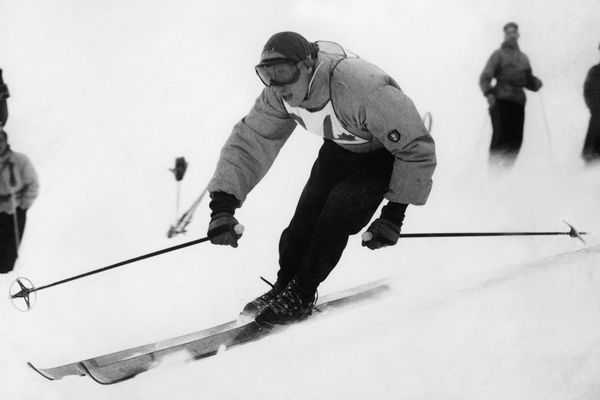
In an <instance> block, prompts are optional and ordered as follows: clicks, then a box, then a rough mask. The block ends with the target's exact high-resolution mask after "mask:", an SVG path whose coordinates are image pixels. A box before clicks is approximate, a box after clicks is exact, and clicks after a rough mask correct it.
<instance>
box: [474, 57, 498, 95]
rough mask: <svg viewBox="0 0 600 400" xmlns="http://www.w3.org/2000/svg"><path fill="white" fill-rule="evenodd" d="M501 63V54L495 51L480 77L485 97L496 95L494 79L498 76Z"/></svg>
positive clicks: (480, 84) (480, 85)
mask: <svg viewBox="0 0 600 400" xmlns="http://www.w3.org/2000/svg"><path fill="white" fill-rule="evenodd" d="M499 63H500V54H499V53H498V51H495V52H493V53H492V55H491V56H490V58H489V59H488V61H487V63H486V64H485V67H484V68H483V71H482V72H481V75H480V76H479V87H480V88H481V91H482V92H483V95H484V96H487V95H488V94H493V93H494V88H493V86H492V79H494V78H495V76H496V69H497V68H498V64H499Z"/></svg>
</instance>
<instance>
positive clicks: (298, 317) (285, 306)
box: [254, 279, 316, 329]
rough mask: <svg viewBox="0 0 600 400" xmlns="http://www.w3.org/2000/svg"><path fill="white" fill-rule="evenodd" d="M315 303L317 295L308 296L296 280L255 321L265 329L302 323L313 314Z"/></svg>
mask: <svg viewBox="0 0 600 400" xmlns="http://www.w3.org/2000/svg"><path fill="white" fill-rule="evenodd" d="M315 301H316V298H315V293H314V292H313V294H312V295H308V296H307V295H306V294H304V293H302V292H301V291H300V289H299V287H298V284H297V283H296V280H295V279H294V280H292V281H291V282H290V283H289V284H288V285H287V287H286V288H285V289H284V290H283V291H282V292H281V293H279V294H278V295H277V296H276V297H275V298H274V299H273V300H271V302H269V304H267V306H266V307H264V308H263V310H262V311H261V312H260V313H259V314H258V315H257V316H256V318H255V319H254V321H255V322H256V323H257V324H258V325H259V326H260V327H262V328H265V329H271V328H272V327H273V326H275V325H285V324H290V323H292V322H297V321H302V320H304V319H306V318H308V317H309V316H310V315H311V314H312V311H313V308H314V306H315Z"/></svg>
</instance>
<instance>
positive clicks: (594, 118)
mask: <svg viewBox="0 0 600 400" xmlns="http://www.w3.org/2000/svg"><path fill="white" fill-rule="evenodd" d="M598 48H599V49H600V47H598ZM583 97H584V99H585V104H586V105H587V106H588V108H589V109H590V114H591V115H590V123H589V125H588V130H587V135H586V137H585V142H584V144H583V152H582V156H583V159H584V160H585V161H586V162H588V163H590V162H594V161H598V160H600V64H596V65H594V66H593V67H592V68H590V70H589V72H588V74H587V77H586V79H585V83H584V85H583Z"/></svg>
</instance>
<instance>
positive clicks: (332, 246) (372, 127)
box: [208, 32, 436, 327]
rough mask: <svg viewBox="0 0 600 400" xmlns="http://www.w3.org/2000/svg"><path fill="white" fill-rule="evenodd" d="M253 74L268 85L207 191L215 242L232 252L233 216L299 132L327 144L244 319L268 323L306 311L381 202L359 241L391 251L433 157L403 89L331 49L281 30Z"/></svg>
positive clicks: (420, 200) (420, 195) (422, 197)
mask: <svg viewBox="0 0 600 400" xmlns="http://www.w3.org/2000/svg"><path fill="white" fill-rule="evenodd" d="M255 70H256V73H257V75H258V77H259V78H260V79H261V80H262V82H263V83H264V85H265V88H264V89H263V91H262V93H261V94H260V96H259V97H258V99H257V100H256V103H255V104H254V106H253V107H252V109H251V110H250V112H249V113H248V115H246V116H245V117H244V118H242V119H241V121H239V122H238V123H237V124H236V125H235V126H234V128H233V131H232V133H231V135H230V136H229V139H228V140H227V142H226V143H225V145H224V147H223V149H222V151H221V156H220V159H219V161H218V163H217V167H216V171H215V173H214V176H213V178H212V180H211V181H210V183H209V187H208V189H209V192H210V195H211V198H212V200H211V202H210V208H211V211H212V212H211V222H210V225H209V229H208V236H209V238H210V239H211V241H212V242H213V243H215V244H220V245H230V246H233V247H237V245H238V240H239V238H240V237H241V230H240V229H239V228H240V225H239V224H238V221H237V220H236V218H235V217H234V213H235V209H236V208H238V207H240V206H241V205H242V204H243V202H244V200H245V199H246V196H247V195H248V193H249V192H250V191H251V190H252V189H253V188H254V187H255V186H256V185H257V184H258V182H259V181H260V180H261V179H262V178H263V177H264V176H265V174H266V173H267V171H268V170H269V168H270V167H271V165H272V164H273V161H274V160H275V158H276V157H277V155H278V153H279V150H280V149H281V148H282V146H283V145H284V143H285V142H286V140H287V139H288V138H289V137H290V135H291V134H292V132H293V131H294V130H295V129H296V127H297V126H298V125H300V126H301V127H303V128H304V129H305V130H307V131H309V132H311V133H314V134H317V135H319V136H321V137H322V140H323V145H322V147H321V149H320V151H319V154H318V156H317V159H316V161H315V163H314V165H313V168H312V171H311V174H310V177H309V179H308V182H307V183H306V186H305V187H304V190H303V192H302V194H301V195H300V199H299V200H298V205H297V207H296V211H295V213H294V216H293V217H292V219H291V222H290V224H289V226H288V227H287V228H286V229H285V230H284V231H283V233H282V235H281V239H280V242H279V271H278V274H277V280H276V282H275V284H274V286H273V287H272V289H271V290H269V291H268V292H267V293H265V294H264V295H262V296H259V297H258V298H256V299H255V300H253V301H251V302H250V303H248V304H247V305H246V307H245V308H244V311H243V314H250V315H253V316H256V319H255V321H256V322H257V323H258V324H260V325H261V326H265V327H271V326H273V325H275V324H285V323H289V322H293V321H297V320H301V319H303V318H306V317H307V316H309V315H310V313H311V312H312V308H313V304H314V301H315V293H316V290H317V287H318V286H319V284H320V283H321V282H322V281H323V280H325V279H326V278H327V276H328V275H329V273H330V272H331V271H332V270H333V268H334V267H335V266H336V265H337V263H338V261H339V260H340V257H341V255H342V253H343V251H344V249H345V247H346V245H347V243H348V239H349V237H350V236H351V235H354V234H357V233H358V232H359V231H360V230H361V229H362V228H363V227H364V226H366V225H367V224H368V223H369V221H370V220H371V218H372V216H373V215H374V213H375V212H376V211H377V209H378V207H379V205H380V204H381V202H382V201H383V200H384V199H387V204H386V205H385V206H384V207H383V209H382V210H381V215H380V216H379V218H376V219H375V220H374V221H373V222H372V223H371V224H370V226H369V228H368V229H367V232H366V233H365V234H364V235H363V240H362V245H363V246H365V247H367V248H369V249H378V248H381V247H386V246H392V245H394V244H396V242H397V241H398V238H399V235H400V229H401V226H402V222H403V219H404V214H405V211H406V209H407V207H408V206H409V205H410V204H413V205H423V204H425V202H426V201H427V198H428V196H429V192H430V190H431V186H432V175H433V172H434V169H435V166H436V155H435V145H434V141H433V138H432V137H431V135H430V134H429V133H428V131H427V130H426V128H425V127H424V125H423V121H422V120H421V117H420V116H419V113H418V112H417V109H416V107H415V105H414V104H413V102H412V101H411V100H410V98H409V97H408V96H407V95H406V94H405V93H404V92H403V91H402V89H400V86H399V85H398V84H397V83H396V82H395V81H394V80H393V79H392V78H391V77H390V76H389V75H388V74H387V73H385V72H384V71H382V70H381V69H379V68H378V67H376V66H375V65H373V64H371V63H369V62H367V61H365V60H363V59H360V58H358V57H356V56H353V55H352V54H350V53H348V52H346V51H345V50H344V49H343V48H342V47H341V46H340V45H338V44H335V43H332V42H316V43H312V42H309V41H308V40H306V39H305V38H304V37H303V36H301V35H300V34H298V33H295V32H280V33H278V34H275V35H273V36H272V37H271V38H270V39H269V40H268V41H267V43H266V45H265V46H264V48H263V51H262V54H261V57H260V63H259V64H258V65H257V66H256V67H255ZM290 179H295V177H294V176H290Z"/></svg>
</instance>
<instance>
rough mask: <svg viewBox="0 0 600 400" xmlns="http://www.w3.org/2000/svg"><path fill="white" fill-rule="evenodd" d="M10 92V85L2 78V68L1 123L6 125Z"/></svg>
mask: <svg viewBox="0 0 600 400" xmlns="http://www.w3.org/2000/svg"><path fill="white" fill-rule="evenodd" d="M9 96H10V94H9V93H8V86H6V84H5V83H4V80H3V79H2V69H0V125H2V126H4V125H6V120H7V119H8V106H7V105H6V99H8V97H9Z"/></svg>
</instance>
